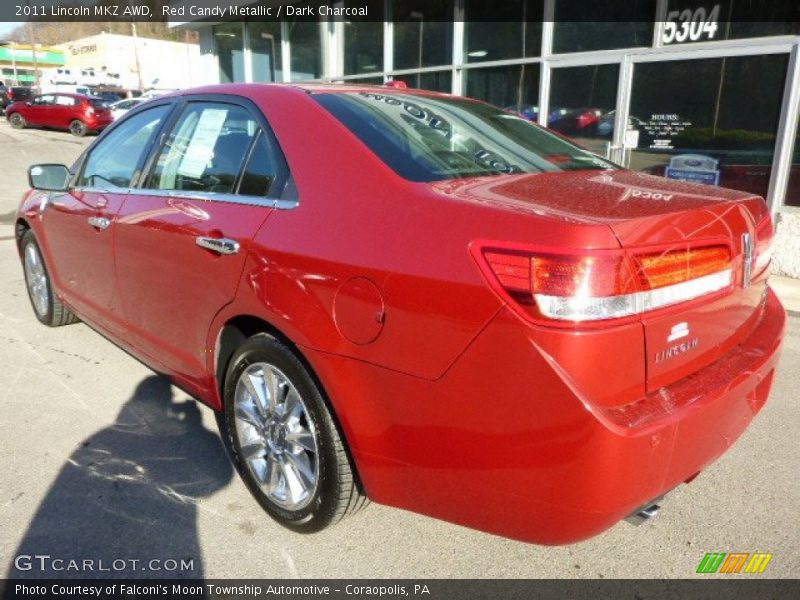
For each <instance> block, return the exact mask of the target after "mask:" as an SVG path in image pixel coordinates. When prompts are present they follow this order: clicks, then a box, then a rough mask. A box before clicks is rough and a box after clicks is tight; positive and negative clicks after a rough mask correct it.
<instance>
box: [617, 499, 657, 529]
mask: <svg viewBox="0 0 800 600" xmlns="http://www.w3.org/2000/svg"><path fill="white" fill-rule="evenodd" d="M663 500H664V498H663V497H661V498H656V499H655V500H652V501H650V502H648V503H647V504H645V505H644V506H642V507H641V508H638V509H636V510H635V511H634V512H632V513H631V514H630V515H628V516H627V517H625V521H627V522H628V523H630V524H631V525H641V524H642V523H645V522H646V521H649V520H650V519H652V518H653V517H655V516H656V515H657V514H658V513H659V511H660V510H661V504H660V503H661V502H662V501H663Z"/></svg>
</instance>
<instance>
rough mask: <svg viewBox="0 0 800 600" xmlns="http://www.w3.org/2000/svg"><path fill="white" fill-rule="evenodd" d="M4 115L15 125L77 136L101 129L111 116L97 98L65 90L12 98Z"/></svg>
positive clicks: (109, 121)
mask: <svg viewBox="0 0 800 600" xmlns="http://www.w3.org/2000/svg"><path fill="white" fill-rule="evenodd" d="M6 118H7V119H8V122H9V123H11V126H12V127H15V128H17V129H22V128H24V127H29V126H33V127H50V128H53V129H64V130H67V131H69V132H70V133H71V134H72V135H75V136H78V137H82V136H84V135H86V134H87V133H88V132H90V131H102V130H103V129H105V128H106V127H108V126H109V125H110V124H111V122H112V121H113V120H114V119H113V117H112V115H111V111H110V110H109V109H108V107H107V106H106V103H105V102H104V101H103V100H102V99H101V98H92V97H90V96H84V95H81V94H65V93H55V94H42V95H40V96H35V97H33V98H31V99H30V100H25V101H19V102H14V103H13V104H10V105H9V106H8V107H7V108H6Z"/></svg>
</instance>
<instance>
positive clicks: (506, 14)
mask: <svg viewBox="0 0 800 600" xmlns="http://www.w3.org/2000/svg"><path fill="white" fill-rule="evenodd" d="M464 11H465V17H464V18H465V22H464V62H480V61H488V60H504V59H509V58H525V57H530V56H539V55H540V54H541V50H542V17H543V15H544V0H508V1H505V2H502V3H500V4H498V3H490V2H486V0H465V2H464ZM481 19H486V21H481Z"/></svg>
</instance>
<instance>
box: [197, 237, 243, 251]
mask: <svg viewBox="0 0 800 600" xmlns="http://www.w3.org/2000/svg"><path fill="white" fill-rule="evenodd" d="M194 241H195V243H196V244H197V245H198V246H200V247H201V248H205V249H206V250H211V251H212V252H216V253H217V254H237V253H238V252H239V242H237V241H236V240H231V239H228V238H212V237H203V236H200V237H197V238H195V240H194Z"/></svg>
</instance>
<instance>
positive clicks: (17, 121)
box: [8, 113, 28, 129]
mask: <svg viewBox="0 0 800 600" xmlns="http://www.w3.org/2000/svg"><path fill="white" fill-rule="evenodd" d="M8 122H9V123H11V126H12V127H13V128H14V129H25V127H26V126H27V125H28V123H27V122H26V121H25V117H23V116H22V115H21V114H19V113H11V114H10V115H9V117H8Z"/></svg>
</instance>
